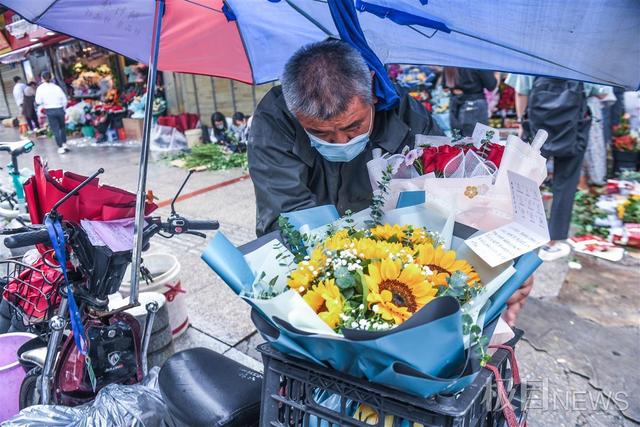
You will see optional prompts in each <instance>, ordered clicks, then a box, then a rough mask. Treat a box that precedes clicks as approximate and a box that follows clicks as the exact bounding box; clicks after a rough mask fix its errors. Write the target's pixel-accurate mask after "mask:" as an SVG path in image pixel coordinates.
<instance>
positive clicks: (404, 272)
mask: <svg viewBox="0 0 640 427" xmlns="http://www.w3.org/2000/svg"><path fill="white" fill-rule="evenodd" d="M365 280H366V283H367V286H368V288H369V294H368V295H367V302H368V303H369V306H370V307H371V309H372V310H374V311H375V312H376V313H379V314H380V315H381V316H382V318H383V319H384V320H393V322H394V323H395V324H396V325H399V324H400V323H402V322H404V321H405V320H407V319H408V318H409V317H411V315H412V314H413V313H415V312H416V311H418V310H420V309H421V308H422V307H423V306H424V305H425V304H426V303H427V302H429V301H430V300H431V299H433V298H434V297H435V296H436V293H437V288H436V287H434V286H432V285H431V283H429V281H428V280H427V278H426V277H425V276H424V274H423V273H422V269H421V268H420V266H419V265H416V264H406V265H405V267H404V268H402V263H401V262H400V260H395V261H394V260H391V259H390V258H386V259H384V260H382V261H381V262H375V263H372V264H370V265H369V269H368V274H366V275H365Z"/></svg>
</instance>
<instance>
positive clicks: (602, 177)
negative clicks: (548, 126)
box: [578, 86, 616, 190]
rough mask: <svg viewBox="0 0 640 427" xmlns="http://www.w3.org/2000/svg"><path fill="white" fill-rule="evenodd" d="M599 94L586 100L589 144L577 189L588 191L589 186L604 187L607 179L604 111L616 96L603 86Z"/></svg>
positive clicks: (609, 88) (613, 102)
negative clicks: (603, 95) (589, 116)
mask: <svg viewBox="0 0 640 427" xmlns="http://www.w3.org/2000/svg"><path fill="white" fill-rule="evenodd" d="M602 93H605V94H606V98H602V96H601V94H597V95H593V94H592V95H591V96H589V98H587V105H588V106H589V111H590V113H591V128H590V129H589V142H588V144H587V150H586V151H585V153H584V161H583V162H582V176H581V177H580V182H579V184H578V188H580V189H581V190H588V189H589V185H604V183H605V181H606V178H607V145H608V143H607V141H606V140H605V132H604V110H605V108H607V107H609V106H610V105H613V104H615V102H616V96H615V95H614V94H613V87H610V86H605V87H603V89H602Z"/></svg>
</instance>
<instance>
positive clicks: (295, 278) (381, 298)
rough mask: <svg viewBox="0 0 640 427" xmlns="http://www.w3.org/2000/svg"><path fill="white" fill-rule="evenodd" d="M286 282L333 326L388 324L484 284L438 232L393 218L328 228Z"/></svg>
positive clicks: (379, 327) (462, 297)
mask: <svg viewBox="0 0 640 427" xmlns="http://www.w3.org/2000/svg"><path fill="white" fill-rule="evenodd" d="M287 285H288V287H289V288H290V289H292V290H293V291H295V292H297V293H298V294H300V295H301V296H302V299H303V300H304V301H305V302H306V303H307V304H308V305H309V306H310V307H311V308H312V309H313V311H314V312H315V313H316V314H317V315H318V316H319V317H320V319H322V321H323V322H325V323H326V324H327V325H328V326H329V327H330V328H331V329H333V330H334V331H336V332H340V331H342V330H343V329H357V330H367V331H385V330H389V329H392V328H394V327H396V326H398V325H400V324H402V323H403V322H405V321H406V320H407V319H409V318H410V317H411V316H412V315H413V314H415V313H416V312H417V311H419V310H420V309H422V308H423V307H424V306H425V305H426V304H427V303H429V302H430V301H431V300H433V299H434V298H436V297H438V296H443V295H451V296H453V297H455V298H456V299H457V300H458V301H459V302H460V304H465V303H466V302H468V301H469V300H471V298H473V297H474V296H475V295H477V293H478V292H479V291H480V290H481V289H482V288H483V285H482V282H481V280H480V277H479V275H478V273H477V272H476V271H475V270H474V268H473V267H472V266H471V265H470V264H469V263H468V262H467V261H465V260H464V259H458V258H457V257H456V252H455V251H454V250H446V249H445V248H444V246H443V242H442V241H441V240H440V239H439V236H438V233H435V232H431V231H429V230H428V229H427V228H425V227H417V228H416V227H413V226H411V225H402V226H401V225H397V224H393V225H391V224H383V225H377V226H374V227H372V228H356V227H353V226H351V227H345V228H340V229H338V230H335V231H333V230H332V231H331V232H330V233H329V234H328V235H327V237H326V238H325V239H323V240H322V241H320V242H318V243H317V244H315V245H313V247H312V249H311V250H310V252H309V254H308V255H306V253H305V255H304V256H303V259H302V261H301V262H299V263H298V264H297V266H296V267H295V269H294V270H293V271H291V273H290V274H289V275H288V277H287Z"/></svg>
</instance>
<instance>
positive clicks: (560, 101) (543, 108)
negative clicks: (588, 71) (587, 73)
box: [527, 77, 591, 157]
mask: <svg viewBox="0 0 640 427" xmlns="http://www.w3.org/2000/svg"><path fill="white" fill-rule="evenodd" d="M587 111H588V110H587V98H586V96H585V94H584V85H583V84H582V82H577V81H572V80H562V79H554V78H550V77H536V78H535V80H534V81H533V88H532V89H531V91H530V92H529V102H528V106H527V115H528V120H529V127H530V129H529V130H530V131H531V135H535V133H536V132H537V131H538V130H539V129H544V130H546V131H547V132H548V133H549V138H548V139H547V141H546V142H545V144H544V145H543V146H542V149H541V152H542V155H544V156H545V157H572V156H576V155H578V154H581V153H584V151H585V150H586V148H587V142H588V139H589V138H588V137H589V127H590V124H591V120H590V118H589V117H588V115H587Z"/></svg>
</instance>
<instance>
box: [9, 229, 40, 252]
mask: <svg viewBox="0 0 640 427" xmlns="http://www.w3.org/2000/svg"><path fill="white" fill-rule="evenodd" d="M49 242H50V240H49V232H48V231H47V230H46V229H42V230H36V231H26V232H24V233H19V234H14V235H12V236H9V237H6V238H5V239H4V245H5V246H6V247H7V248H9V249H16V248H22V247H25V246H33V245H36V244H38V243H49Z"/></svg>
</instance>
